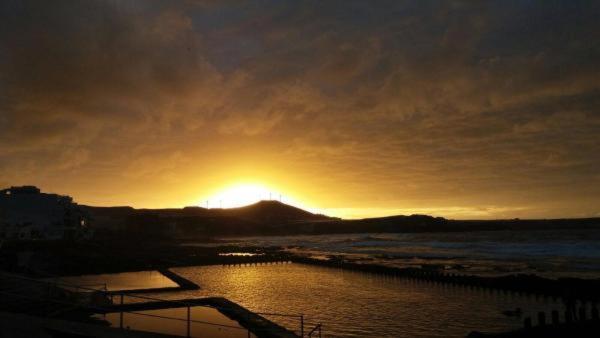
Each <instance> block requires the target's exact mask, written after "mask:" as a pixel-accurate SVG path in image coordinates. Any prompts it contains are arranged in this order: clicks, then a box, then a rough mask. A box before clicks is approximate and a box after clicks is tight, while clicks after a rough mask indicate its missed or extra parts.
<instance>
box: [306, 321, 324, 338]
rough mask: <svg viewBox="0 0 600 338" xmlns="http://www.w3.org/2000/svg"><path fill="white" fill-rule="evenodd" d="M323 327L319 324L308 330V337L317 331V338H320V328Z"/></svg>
mask: <svg viewBox="0 0 600 338" xmlns="http://www.w3.org/2000/svg"><path fill="white" fill-rule="evenodd" d="M322 327H323V325H321V323H319V324H317V325H316V326H315V327H313V329H312V330H310V332H308V337H309V338H311V337H312V335H313V333H315V331H317V330H319V338H321V328H322Z"/></svg>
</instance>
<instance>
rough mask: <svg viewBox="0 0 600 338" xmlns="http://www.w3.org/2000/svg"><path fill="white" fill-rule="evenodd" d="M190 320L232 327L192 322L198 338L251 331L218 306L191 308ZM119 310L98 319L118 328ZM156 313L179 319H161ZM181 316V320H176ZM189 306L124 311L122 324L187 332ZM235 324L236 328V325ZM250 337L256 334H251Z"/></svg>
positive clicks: (238, 336)
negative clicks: (218, 309)
mask: <svg viewBox="0 0 600 338" xmlns="http://www.w3.org/2000/svg"><path fill="white" fill-rule="evenodd" d="M190 310H191V312H190V316H191V319H192V320H194V321H204V322H209V323H213V324H221V325H226V326H233V327H222V326H216V325H209V324H204V323H198V322H192V323H191V324H190V335H191V336H192V337H199V338H247V337H248V331H247V330H246V329H244V328H242V327H241V326H240V325H239V324H238V323H237V322H236V321H233V320H231V319H229V318H227V317H226V316H225V315H223V314H222V313H220V312H219V311H217V310H216V309H213V308H209V307H202V306H196V307H192V308H191V309H190ZM119 316H120V314H119V313H109V314H106V315H96V317H97V318H100V319H106V320H107V321H108V322H109V323H110V324H111V326H113V327H119V321H120V318H119ZM155 316H161V317H169V318H176V319H166V318H158V317H155ZM177 319H179V320H177ZM186 319H187V308H175V309H161V310H148V311H136V312H135V313H124V314H123V327H124V328H129V329H131V330H138V331H150V332H157V333H165V334H172V335H179V336H186V334H187V321H186ZM234 327H235V328H234ZM250 337H256V336H254V335H250Z"/></svg>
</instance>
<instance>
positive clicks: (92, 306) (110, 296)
mask: <svg viewBox="0 0 600 338" xmlns="http://www.w3.org/2000/svg"><path fill="white" fill-rule="evenodd" d="M0 278H9V279H18V280H24V281H29V282H32V283H38V284H43V285H45V286H46V287H47V288H48V290H50V289H51V288H52V287H54V288H59V289H63V290H69V289H74V290H76V292H75V293H76V294H81V293H83V292H91V293H101V294H103V295H104V296H105V297H106V298H107V299H110V303H111V305H114V298H113V296H114V295H119V299H120V301H119V305H120V306H123V305H124V304H125V303H124V298H125V297H130V298H137V299H143V300H150V301H160V302H165V303H171V304H175V305H177V306H178V307H182V308H187V316H186V319H183V318H176V317H169V316H161V315H155V314H148V313H141V312H136V311H127V310H123V309H122V308H121V309H119V311H115V309H113V308H107V307H103V306H98V305H95V304H91V302H90V303H89V304H85V305H84V304H82V303H80V302H73V301H65V300H58V299H54V298H40V297H32V296H27V295H23V294H17V293H14V292H6V291H4V290H2V291H0V294H2V295H7V296H13V297H18V298H23V299H29V300H34V301H45V302H49V303H54V304H61V305H66V306H69V307H71V308H73V307H86V308H88V309H90V310H94V311H95V312H100V313H117V312H118V313H119V328H120V329H123V328H124V318H123V315H124V314H132V315H137V316H146V317H153V318H159V319H165V320H176V321H185V322H186V336H187V337H191V323H198V324H204V325H212V326H215V327H224V328H230V329H238V330H245V331H247V333H248V337H250V336H251V333H252V332H255V331H263V332H264V331H271V330H270V329H261V328H254V329H252V331H250V329H248V328H244V327H238V326H232V325H226V324H219V323H212V322H206V321H200V320H195V319H192V318H191V308H192V307H201V306H203V307H210V308H213V309H216V310H231V308H225V307H219V306H213V305H202V304H192V303H187V302H181V301H177V300H169V299H160V298H154V297H147V296H140V295H132V294H126V292H121V293H117V294H115V293H114V292H109V291H108V290H107V285H106V283H98V284H88V285H76V284H70V283H65V282H59V281H57V280H55V281H48V280H38V279H34V278H28V277H23V276H16V275H7V274H4V273H0ZM90 286H102V288H101V289H96V288H90ZM24 288H26V286H25V287H24ZM13 291H14V290H13ZM252 313H253V314H256V315H264V316H280V317H290V318H298V319H299V322H300V323H299V324H300V325H299V326H300V337H304V324H305V323H304V315H303V314H299V315H294V314H283V313H274V312H252ZM317 327H318V330H319V331H318V332H319V337H320V334H321V324H317V326H316V327H315V328H313V329H312V330H311V332H310V333H309V335H308V337H311V335H312V334H313V333H314V331H315V330H316V329H317Z"/></svg>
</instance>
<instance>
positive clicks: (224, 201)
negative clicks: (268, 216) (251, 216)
mask: <svg viewBox="0 0 600 338" xmlns="http://www.w3.org/2000/svg"><path fill="white" fill-rule="evenodd" d="M264 200H276V201H282V202H285V203H287V204H290V205H295V206H298V207H305V205H304V204H303V203H300V202H298V201H297V200H295V199H293V198H292V197H290V196H286V195H285V194H284V193H283V192H282V191H279V190H278V189H275V188H273V187H270V186H267V185H264V184H261V183H236V184H231V185H229V186H227V187H225V188H223V189H221V190H218V191H217V192H215V193H214V194H212V195H210V196H209V197H207V198H205V199H203V200H201V201H200V202H199V203H198V205H199V206H202V207H208V208H237V207H243V206H246V205H250V204H254V203H257V202H259V201H264Z"/></svg>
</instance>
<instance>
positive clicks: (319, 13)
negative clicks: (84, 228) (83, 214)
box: [0, 0, 600, 217]
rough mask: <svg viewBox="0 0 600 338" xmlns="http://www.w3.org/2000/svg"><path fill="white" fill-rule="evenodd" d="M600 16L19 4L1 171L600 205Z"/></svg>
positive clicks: (133, 185) (383, 7) (391, 202)
mask: <svg viewBox="0 0 600 338" xmlns="http://www.w3.org/2000/svg"><path fill="white" fill-rule="evenodd" d="M598 17H600V3H598V2H597V1H486V2H471V1H446V2H439V1H388V2H386V1H378V2H371V1H303V2H298V1H253V2H249V1H191V0H189V1H41V0H40V1H3V2H2V3H1V4H0V183H1V184H2V185H7V184H18V183H30V182H31V183H35V184H40V185H42V186H45V187H50V188H51V189H55V190H57V191H62V192H66V193H71V194H73V195H75V196H76V197H78V196H79V199H80V200H83V201H89V202H97V203H104V204H113V203H126V199H129V200H132V199H137V201H136V203H138V204H142V205H144V203H145V204H147V205H148V206H153V205H168V204H169V203H170V204H181V203H186V202H189V200H190V199H191V198H192V197H191V196H192V192H191V191H189V192H185V193H182V194H183V195H184V197H176V196H171V195H169V193H168V192H167V190H168V189H174V188H173V186H182V185H184V186H185V185H187V186H190V188H189V189H195V190H196V191H201V190H202V189H203V186H202V182H205V181H203V180H202V179H198V178H197V177H199V176H202V177H206V178H205V180H206V182H208V181H211V180H213V181H214V180H216V177H217V176H218V175H217V174H212V176H210V175H207V174H206V173H207V172H213V173H214V172H215V171H223V172H225V171H226V170H225V169H223V168H225V167H227V168H246V169H245V170H246V172H247V174H248V175H254V176H256V175H258V174H256V172H258V171H259V169H260V170H264V171H267V172H270V173H271V172H272V174H273V177H274V178H273V179H274V180H276V181H277V177H279V178H280V179H281V180H284V179H282V178H281V176H285V175H284V174H287V175H288V176H291V177H293V178H287V180H296V181H302V182H303V183H302V184H296V186H302V187H303V188H302V189H304V190H302V189H300V190H302V191H299V193H298V194H299V195H302V196H303V197H304V198H305V199H308V200H313V201H315V202H314V203H313V204H315V205H321V206H323V207H326V208H330V209H336V208H350V209H353V210H354V211H351V212H348V214H352V215H359V214H361V211H360V210H367V211H365V212H363V214H366V213H369V212H370V211H368V210H376V211H375V212H381V213H389V212H392V211H394V210H417V211H418V210H423V211H428V212H433V213H437V214H444V213H447V214H451V215H450V216H452V215H457V216H464V217H511V216H519V217H528V216H529V217H553V216H590V215H598V213H600V174H599V173H600V156H598V154H599V153H600V137H599V136H598V135H600V111H599V109H600V82H599V81H598V79H600V62H599V61H598V60H600V21H598V20H597V18H598ZM227 170H229V169H227ZM236 170H237V171H236ZM255 171H256V172H255ZM231 172H236V173H238V174H240V175H243V173H244V171H243V170H242V169H239V170H238V169H235V170H234V169H231ZM227 173H229V171H227ZM215 175H216V176H215ZM259 176H260V175H259ZM192 178H193V179H194V180H195V181H194V182H197V183H198V185H197V186H193V187H192V186H191V185H190V184H189V182H190V180H192ZM213 183H214V182H213ZM149 187H153V188H154V189H155V191H160V192H161V193H163V194H165V196H168V198H167V197H164V196H163V198H162V199H160V198H159V197H154V198H148V197H147V196H148V191H149V189H150V188H149ZM99 196H100V197H99ZM178 198H179V199H178Z"/></svg>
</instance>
